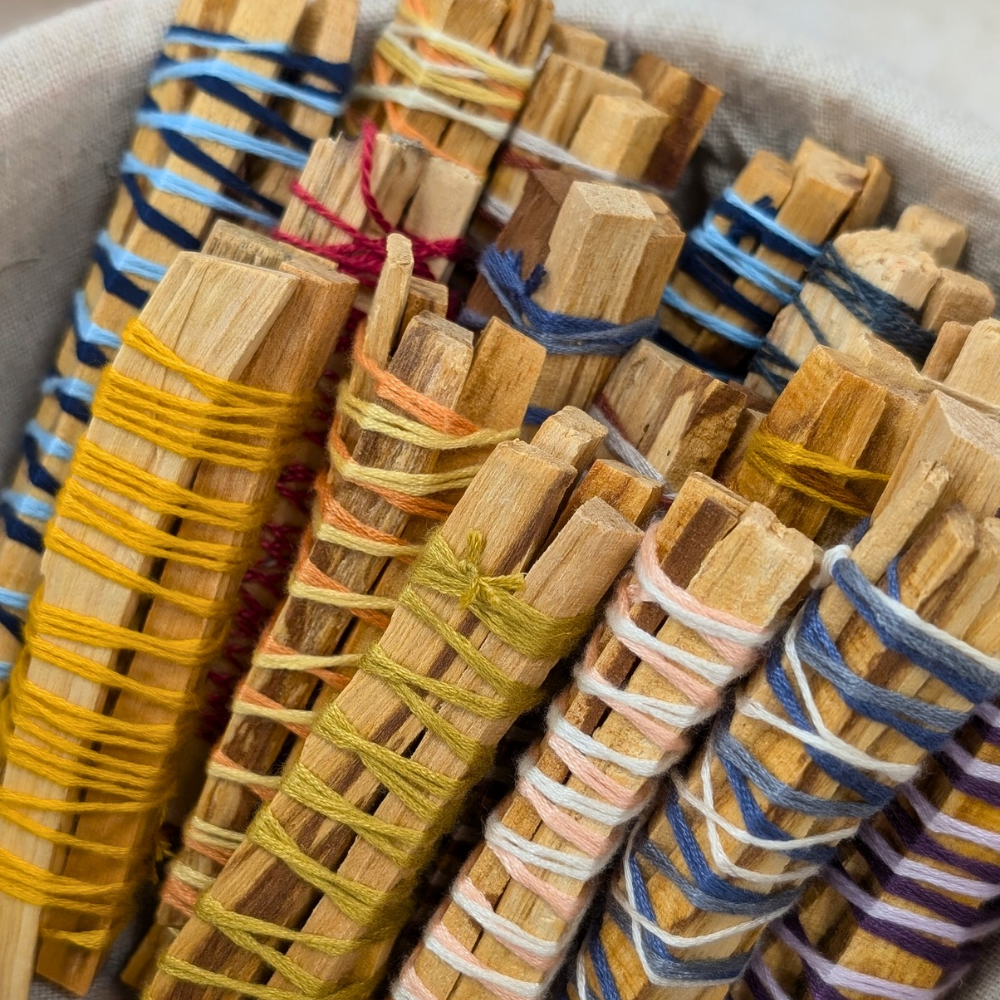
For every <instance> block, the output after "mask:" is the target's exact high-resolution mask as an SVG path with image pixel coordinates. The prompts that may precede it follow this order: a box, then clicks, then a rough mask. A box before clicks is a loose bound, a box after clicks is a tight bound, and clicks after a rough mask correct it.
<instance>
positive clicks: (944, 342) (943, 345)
mask: <svg viewBox="0 0 1000 1000" xmlns="http://www.w3.org/2000/svg"><path fill="white" fill-rule="evenodd" d="M971 331H972V326H971V324H968V323H958V322H955V321H950V322H947V323H945V324H943V325H942V327H941V329H940V330H939V331H938V335H937V338H936V339H935V341H934V346H933V347H932V348H931V352H930V354H928V355H927V360H926V361H925V362H924V367H923V368H921V369H920V373H921V374H922V375H925V376H927V378H932V379H935V380H937V381H939V382H943V381H944V380H945V379H946V378H947V377H948V373H949V372H950V371H951V369H952V366H953V365H954V364H955V361H956V359H957V358H958V355H959V354H960V353H961V350H962V348H963V347H964V346H965V341H966V340H967V339H968V337H969V333H970V332H971Z"/></svg>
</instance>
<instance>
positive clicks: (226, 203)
mask: <svg viewBox="0 0 1000 1000" xmlns="http://www.w3.org/2000/svg"><path fill="white" fill-rule="evenodd" d="M121 170H122V173H123V174H135V175H137V176H139V177H145V178H146V179H147V180H148V181H149V182H150V184H152V185H153V187H155V188H156V189H157V190H159V191H162V192H163V193H164V194H172V195H177V197H179V198H186V199H187V200H188V201H193V202H195V203H197V204H199V205H204V206H205V207H206V208H210V209H211V210H212V211H213V212H223V213H228V214H230V215H236V216H242V217H243V218H244V219H247V220H249V221H250V222H256V223H257V224H258V225H261V226H266V227H268V228H270V227H271V226H273V225H274V217H273V216H272V215H269V214H268V213H267V212H259V211H257V209H254V208H250V207H249V206H248V205H244V204H243V203H242V202H239V201H235V200H234V199H232V198H228V197H226V195H224V194H220V193H219V192H217V191H213V190H211V189H210V188H207V187H204V186H203V185H201V184H198V183H197V182H196V181H192V180H188V178H186V177H181V175H180V174H177V173H174V172H173V171H172V170H168V169H167V168H166V167H151V166H149V165H148V164H145V163H143V162H142V160H140V159H138V158H137V157H136V156H135V155H134V154H132V153H131V152H129V153H126V154H125V156H124V157H123V158H122V165H121ZM114 263H115V265H116V266H117V261H114ZM153 280H159V279H153Z"/></svg>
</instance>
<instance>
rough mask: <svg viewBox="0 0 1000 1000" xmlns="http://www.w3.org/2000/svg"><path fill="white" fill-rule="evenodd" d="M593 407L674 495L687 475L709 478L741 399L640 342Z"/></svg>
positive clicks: (733, 426) (731, 390)
mask: <svg viewBox="0 0 1000 1000" xmlns="http://www.w3.org/2000/svg"><path fill="white" fill-rule="evenodd" d="M596 405H597V407H598V409H599V410H600V412H601V413H602V414H603V415H604V416H606V417H607V418H608V419H609V420H610V421H611V423H612V424H613V425H614V426H615V427H616V429H617V430H618V432H619V433H620V434H621V435H622V436H623V437H624V438H625V440H626V441H627V442H628V443H629V444H631V445H632V446H633V447H634V448H635V449H636V450H637V451H638V452H639V453H640V454H641V455H643V456H644V457H645V458H646V460H647V461H648V462H649V463H650V465H652V466H653V468H654V469H656V471H657V472H658V473H659V474H660V475H661V476H662V477H663V479H664V481H665V484H666V486H667V489H668V490H670V491H672V492H676V491H677V490H679V489H680V487H681V485H682V484H683V483H684V481H685V480H686V479H687V477H688V476H689V475H690V474H691V473H694V472H701V473H704V474H705V475H712V473H713V471H714V470H715V468H716V465H717V463H718V462H719V459H720V458H721V457H722V454H723V452H725V450H726V449H727V447H728V446H729V443H730V441H731V439H732V437H733V434H734V433H735V431H736V428H737V424H738V423H739V420H740V415H741V414H742V413H743V411H744V410H745V409H746V405H747V395H746V393H744V392H742V391H741V390H740V389H739V388H738V387H737V386H733V385H727V384H726V383H724V382H720V381H719V380H718V379H714V378H712V377H711V376H710V375H708V374H706V373H705V372H703V371H701V370H700V369H697V368H695V367H694V366H693V365H689V364H687V363H685V362H683V361H681V360H680V359H679V358H677V357H675V356H674V355H672V354H668V353H667V352H666V351H664V350H663V349H662V348H660V347H657V346H656V345H655V344H653V343H652V342H651V341H648V340H641V341H639V343H638V344H636V345H635V347H633V348H632V350H631V351H629V353H628V354H627V355H625V357H624V358H622V359H621V361H620V362H619V363H618V365H617V366H616V368H615V370H614V372H612V374H611V377H610V378H609V379H608V382H607V384H606V385H605V387H604V389H603V390H602V392H601V394H600V396H599V397H598V400H597V403H596Z"/></svg>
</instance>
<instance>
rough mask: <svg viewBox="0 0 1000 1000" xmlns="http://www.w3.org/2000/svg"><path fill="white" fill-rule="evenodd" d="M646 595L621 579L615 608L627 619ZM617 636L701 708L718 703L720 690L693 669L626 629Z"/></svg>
mask: <svg viewBox="0 0 1000 1000" xmlns="http://www.w3.org/2000/svg"><path fill="white" fill-rule="evenodd" d="M643 596H645V595H643V594H642V593H641V591H640V589H639V587H638V585H637V584H635V583H634V582H632V583H626V582H625V581H624V580H622V582H621V583H620V584H619V585H618V587H617V589H616V591H615V596H614V603H613V607H614V610H615V611H616V612H617V613H618V614H620V615H622V616H623V617H626V618H627V617H629V610H630V608H631V605H632V603H633V602H634V601H638V600H641V599H642V597H643ZM613 628H614V626H613V625H612V629H613ZM615 638H616V639H617V640H618V641H619V642H620V643H621V644H622V645H623V646H624V647H625V648H626V649H628V650H629V651H630V652H632V653H634V654H635V655H636V656H638V657H639V659H640V660H642V661H643V662H644V663H646V664H647V665H648V666H650V667H652V668H653V669H654V670H655V671H656V672H657V673H658V674H659V675H660V676H661V677H662V678H663V679H664V680H665V681H669V682H670V683H671V684H673V685H674V687H675V688H677V690H678V691H680V692H681V693H682V694H684V695H686V696H687V697H688V699H689V700H690V701H692V702H694V704H696V705H697V706H698V707H699V708H714V707H715V705H716V704H718V700H719V693H718V691H717V690H716V689H715V688H714V687H713V686H712V685H711V684H707V683H705V682H704V681H700V680H698V679H697V678H696V677H694V676H692V674H691V673H690V671H688V670H685V669H684V668H683V667H682V666H680V665H679V664H676V663H674V662H673V661H672V660H670V659H668V658H667V657H666V656H664V654H663V653H662V652H661V651H660V650H659V649H657V648H656V647H655V646H653V645H652V644H647V643H645V642H643V641H642V640H641V639H639V638H638V636H635V635H628V634H626V633H624V632H623V633H621V634H619V633H618V632H615Z"/></svg>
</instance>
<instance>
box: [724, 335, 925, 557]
mask: <svg viewBox="0 0 1000 1000" xmlns="http://www.w3.org/2000/svg"><path fill="white" fill-rule="evenodd" d="M889 396H890V390H889V389H888V388H887V387H886V386H885V385H883V384H882V383H881V382H879V381H877V380H874V379H872V378H871V377H870V376H869V375H868V373H867V372H866V371H865V370H864V369H863V368H862V367H861V366H860V365H858V364H857V363H856V362H854V361H853V360H852V359H850V358H848V357H846V356H845V355H842V354H839V353H838V352H836V351H831V350H828V349H827V348H819V349H817V350H815V351H813V352H812V353H811V354H810V355H809V356H808V357H807V358H806V360H805V363H804V364H803V365H802V367H801V368H800V369H799V370H798V372H796V373H795V375H794V376H793V377H792V380H791V381H790V382H789V383H788V385H787V386H786V388H785V391H784V392H783V393H782V394H781V395H780V396H779V397H778V399H777V401H776V402H775V404H774V406H773V407H772V409H771V410H770V412H769V413H768V414H767V415H766V416H765V417H764V418H763V420H761V422H760V425H759V427H758V428H757V431H756V432H755V434H754V435H753V436H752V437H751V438H750V441H749V443H748V448H747V452H746V454H745V455H744V458H743V463H742V465H741V466H740V468H739V471H738V472H737V473H736V474H735V476H734V477H733V480H732V481H733V487H734V489H735V490H736V491H737V492H738V493H739V494H740V495H741V496H745V497H746V498H747V499H748V500H755V501H757V502H758V503H762V504H764V506H765V507H769V508H770V509H771V510H773V511H774V512H775V513H776V514H777V515H778V517H779V518H780V519H781V520H782V521H783V522H784V523H785V524H788V525H789V526H791V527H794V528H798V529H799V531H801V532H802V533H803V534H805V535H807V536H809V537H810V538H814V537H816V535H817V534H818V533H819V531H820V529H821V528H822V527H823V524H824V522H825V521H826V520H827V518H828V516H829V515H830V512H831V510H833V509H835V507H840V508H841V509H842V508H844V507H850V506H853V507H856V508H858V511H857V513H856V514H855V515H854V516H855V517H856V520H860V519H861V518H862V517H863V516H864V508H865V507H867V509H868V510H870V509H871V508H872V507H873V506H874V503H875V501H876V500H877V499H878V493H879V492H880V489H881V486H882V485H884V482H885V479H883V480H882V483H879V482H877V481H872V482H865V481H863V480H859V479H855V480H854V481H846V480H847V476H846V473H847V472H848V471H850V470H856V469H864V470H867V471H869V472H874V473H876V474H879V473H881V474H883V475H884V476H885V477H887V476H888V474H889V472H890V471H891V470H892V468H893V465H894V463H895V460H896V459H898V458H899V455H900V453H901V451H902V447H903V445H904V444H905V442H906V440H907V439H908V436H909V433H908V432H909V430H910V427H912V423H911V424H910V425H909V426H904V427H903V428H902V432H903V435H904V436H903V437H902V440H901V441H898V443H897V444H896V447H895V448H894V452H895V453H894V454H889V455H887V456H883V461H882V465H881V467H879V468H869V466H868V465H860V464H859V463H860V462H861V461H862V459H863V457H864V456H866V454H867V452H868V448H869V443H870V442H872V441H873V436H874V435H875V432H876V429H877V428H878V427H879V426H880V422H881V420H882V416H883V414H884V412H885V409H886V407H887V405H888V402H887V401H888V398H889ZM800 451H801V452H806V453H808V456H805V455H801V454H799V452H800ZM823 457H825V458H827V459H829V460H830V461H829V463H828V464H829V466H830V468H829V469H827V470H823V469H810V468H809V465H808V464H807V459H808V460H809V461H811V462H812V463H813V464H814V465H815V464H816V463H817V462H820V461H821V460H822V458H823ZM873 491H874V495H872V492H873ZM846 513H850V511H846Z"/></svg>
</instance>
